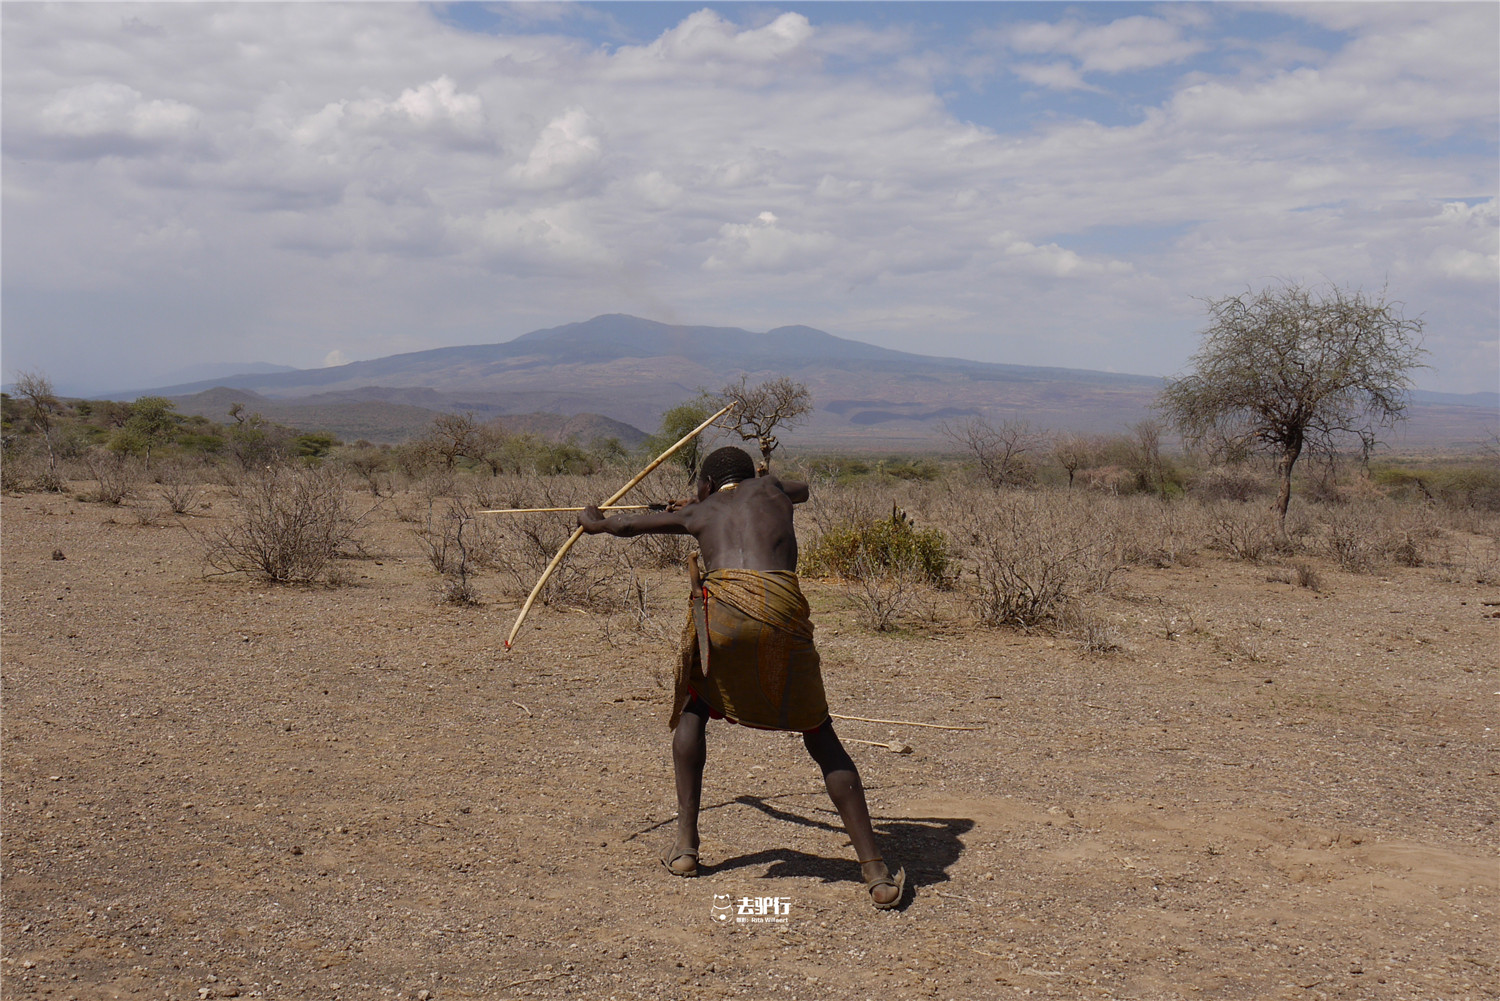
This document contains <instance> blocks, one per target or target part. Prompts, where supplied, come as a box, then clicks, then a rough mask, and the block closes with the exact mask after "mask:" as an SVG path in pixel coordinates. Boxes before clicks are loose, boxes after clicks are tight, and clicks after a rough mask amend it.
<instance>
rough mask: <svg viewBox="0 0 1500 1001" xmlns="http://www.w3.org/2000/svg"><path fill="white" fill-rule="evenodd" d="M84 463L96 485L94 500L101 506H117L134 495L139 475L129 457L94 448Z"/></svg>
mask: <svg viewBox="0 0 1500 1001" xmlns="http://www.w3.org/2000/svg"><path fill="white" fill-rule="evenodd" d="M85 461H86V462H87V463H88V467H89V472H90V474H91V475H92V476H93V478H94V480H95V481H96V483H97V484H98V486H97V487H96V488H95V490H94V500H97V501H98V502H99V503H101V504H119V503H121V502H122V501H124V500H125V498H127V497H129V496H131V495H132V494H134V493H135V489H136V483H137V481H138V480H139V479H140V473H139V471H138V470H137V469H136V466H135V463H134V462H132V461H131V459H130V457H129V456H127V455H125V454H123V453H121V452H111V451H109V450H108V449H102V448H96V449H93V450H92V451H90V452H89V453H88V455H87V456H85Z"/></svg>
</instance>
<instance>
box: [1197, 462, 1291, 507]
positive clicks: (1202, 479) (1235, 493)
mask: <svg viewBox="0 0 1500 1001" xmlns="http://www.w3.org/2000/svg"><path fill="white" fill-rule="evenodd" d="M1191 493H1192V496H1193V497H1194V498H1196V499H1198V500H1201V501H1204V502H1206V503H1212V502H1213V501H1236V502H1240V503H1243V502H1245V501H1252V500H1258V499H1259V498H1262V497H1266V496H1269V495H1270V493H1271V488H1270V486H1269V485H1268V484H1267V483H1266V481H1265V479H1264V478H1263V477H1262V476H1259V475H1257V474H1256V472H1255V470H1253V469H1251V468H1250V467H1249V466H1246V465H1243V464H1240V465H1235V466H1214V467H1213V468H1212V469H1208V470H1206V471H1204V473H1203V474H1202V475H1201V476H1199V477H1198V478H1197V479H1196V480H1195V481H1194V483H1193V487H1192V491H1191Z"/></svg>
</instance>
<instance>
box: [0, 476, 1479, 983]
mask: <svg viewBox="0 0 1500 1001" xmlns="http://www.w3.org/2000/svg"><path fill="white" fill-rule="evenodd" d="M228 512H229V505H228V502H227V501H224V500H222V499H219V500H216V501H215V502H214V505H213V508H212V510H210V511H207V512H203V513H202V514H200V515H199V517H198V518H196V519H194V520H195V522H197V523H200V524H206V523H208V522H209V521H210V519H212V518H215V517H221V516H224V515H226V514H227V513H228ZM411 529H412V526H411V525H409V524H403V523H400V522H398V521H396V520H394V519H389V520H387V521H384V522H380V523H377V524H375V525H374V526H373V527H372V529H371V530H370V531H369V532H368V533H367V536H366V537H367V540H368V548H369V551H370V553H371V554H372V557H371V558H369V559H365V560H359V561H354V562H351V563H350V564H349V565H348V569H349V572H350V574H351V577H352V581H353V583H352V586H348V587H343V588H338V589H306V588H277V587H267V586H264V585H260V584H256V583H253V582H247V581H241V580H228V579H215V580H206V579H204V578H203V576H202V569H203V568H202V564H201V547H200V546H199V545H198V544H197V543H195V541H194V540H193V538H192V537H191V536H190V535H189V534H188V533H187V532H185V531H183V529H182V528H181V527H177V526H175V525H173V524H172V523H171V522H164V523H162V524H160V525H155V526H142V525H140V524H137V523H136V522H135V520H134V519H133V518H132V517H131V516H130V514H129V513H128V512H125V511H121V510H119V509H111V508H106V507H103V506H101V505H96V504H87V503H80V502H78V501H76V500H73V499H71V498H68V497H61V496H39V495H27V496H22V497H7V498H5V500H4V508H3V533H4V534H3V546H4V548H3V557H4V563H3V570H4V580H3V584H4V596H3V598H4V608H3V613H4V614H3V651H0V652H3V657H4V678H3V681H4V691H3V696H4V704H3V728H4V732H3V738H4V747H3V782H4V803H3V834H4V839H3V864H4V872H3V876H4V881H3V887H0V894H3V955H0V987H3V993H4V996H5V997H6V998H22V997H56V998H136V997H140V998H157V999H160V998H174V999H175V998H185V999H195V998H200V997H202V998H207V997H236V996H238V997H267V998H386V997H401V998H424V997H426V998H436V999H447V998H487V999H504V998H562V997H589V998H597V999H600V1001H604V999H609V998H621V999H623V998H657V997H679V998H710V997H712V998H719V997H726V996H727V997H741V998H777V999H788V1001H790V999H845V998H849V999H854V998H858V999H864V998H940V999H956V1001H966V999H976V998H1010V997H1016V996H1021V995H1026V994H1031V995H1041V996H1054V997H1067V998H1141V999H1157V998H1226V999H1228V998H1292V999H1303V998H1306V999H1313V998H1390V999H1411V998H1432V999H1447V1001H1453V999H1467V998H1488V997H1496V996H1500V969H1497V966H1496V963H1497V951H1496V942H1497V937H1496V933H1497V927H1500V923H1497V883H1500V865H1497V861H1496V854H1495V841H1496V832H1497V827H1496V815H1497V804H1496V795H1495V790H1496V787H1497V783H1496V774H1497V764H1496V762H1497V758H1496V755H1495V751H1496V734H1495V732H1494V730H1493V729H1492V725H1493V724H1495V720H1496V714H1495V707H1496V705H1497V695H1500V692H1497V688H1500V673H1497V670H1496V663H1497V652H1500V644H1497V633H1500V619H1496V618H1494V617H1493V616H1494V615H1495V613H1496V611H1497V607H1496V606H1495V602H1496V601H1497V600H1500V592H1497V590H1496V588H1495V587H1494V586H1492V585H1491V586H1479V585H1475V584H1473V583H1472V581H1471V582H1469V583H1461V582H1454V581H1453V580H1451V579H1448V578H1449V577H1451V576H1452V575H1448V574H1445V573H1444V572H1443V571H1440V570H1434V569H1428V568H1419V569H1404V568H1403V569H1399V570H1393V571H1391V572H1388V573H1383V574H1379V575H1348V574H1342V573H1339V572H1338V571H1337V570H1335V569H1332V568H1331V567H1328V566H1320V567H1319V573H1320V574H1321V576H1322V578H1323V582H1324V588H1323V590H1322V591H1321V592H1315V591H1312V590H1309V589H1307V588H1299V587H1297V586H1295V585H1292V584H1288V583H1284V582H1280V581H1277V580H1273V579H1270V578H1273V577H1275V576H1277V574H1276V572H1275V571H1274V570H1268V568H1267V567H1264V566H1256V565H1252V564H1246V563H1235V562H1228V561H1220V560H1217V559H1214V558H1210V557H1200V558H1199V559H1198V560H1197V561H1195V563H1194V565H1190V566H1178V567H1173V568H1169V569H1134V570H1130V571H1128V572H1126V573H1124V574H1122V575H1121V577H1120V578H1119V580H1118V585H1117V587H1116V589H1115V594H1114V596H1113V597H1112V598H1111V600H1110V601H1109V602H1106V603H1103V604H1102V605H1100V606H1099V611H1100V614H1102V615H1105V616H1107V617H1108V618H1109V619H1110V620H1111V621H1112V623H1113V625H1114V628H1115V629H1116V631H1117V633H1118V634H1119V635H1120V636H1121V638H1122V639H1123V640H1124V644H1125V649H1124V650H1123V651H1122V652H1119V653H1115V654H1109V655H1088V654H1086V653H1084V652H1082V651H1081V650H1080V649H1079V647H1078V646H1077V644H1075V643H1072V642H1070V641H1067V640H1063V639H1057V638H1048V637H1045V636H1025V635H1020V634H1016V633H1012V632H1003V631H985V630H977V629H974V628H970V627H967V626H965V625H964V624H963V623H962V622H959V621H955V620H953V619H951V618H940V619H938V620H937V621H935V622H931V623H928V624H926V625H921V626H918V627H916V628H913V629H911V630H908V631H905V632H902V633H899V634H895V635H875V634H871V633H869V632H867V631H865V630H863V629H861V628H858V627H857V625H856V617H855V612H854V610H853V608H852V606H851V605H850V604H849V601H848V599H847V598H846V596H845V595H844V594H843V592H842V591H841V590H839V589H838V588H837V587H835V586H832V585H823V584H817V583H810V584H809V585H808V591H809V595H810V598H811V600H812V602H813V606H814V614H815V619H816V621H817V622H818V624H819V642H820V646H821V647H822V649H823V651H824V663H825V670H826V672H827V684H828V689H829V693H830V698H831V700H832V701H833V702H834V711H835V712H839V713H844V714H848V715H857V716H872V717H882V718H898V719H903V720H917V721H924V722H931V723H940V724H946V725H951V726H976V727H980V728H981V729H978V730H970V731H956V730H935V729H924V728H919V727H911V726H893V725H886V724H872V723H861V722H842V723H840V724H839V729H840V732H841V734H842V735H843V736H844V737H845V738H846V739H849V738H857V739H859V740H865V741H878V742H895V743H898V744H909V745H910V747H911V748H912V750H911V752H910V753H909V754H898V753H893V752H892V751H890V750H888V749H886V748H882V747H878V746H873V745H871V744H856V743H850V745H849V746H850V750H851V753H853V754H854V755H855V757H856V760H857V761H858V762H859V765H860V767H861V769H862V771H863V773H864V777H865V781H866V784H867V785H868V787H869V795H870V801H871V807H872V812H873V813H874V814H875V816H876V825H877V829H878V830H879V831H880V832H881V833H882V834H883V836H884V843H885V845H886V846H887V852H886V854H887V857H888V858H890V859H892V860H893V861H896V862H899V863H900V864H902V865H904V866H905V868H906V871H907V873H908V876H909V888H908V891H907V902H906V905H905V907H904V908H903V909H902V910H900V911H895V912H885V913H881V912H876V911H875V910H873V909H872V908H871V907H870V906H869V904H868V902H867V900H866V899H865V897H864V891H863V889H862V887H861V885H860V883H859V882H858V872H857V867H856V866H855V863H854V860H853V856H852V855H851V853H850V850H849V848H848V847H847V842H846V840H845V839H844V837H843V835H842V833H841V831H840V829H839V827H838V824H837V817H836V815H835V814H834V813H833V812H832V810H831V808H830V805H829V804H828V802H827V799H826V797H825V796H824V794H823V792H822V788H821V783H820V780H819V778H818V775H817V773H816V770H815V769H814V768H813V766H812V764H811V763H810V762H809V761H808V760H807V759H806V756H805V754H804V752H803V751H802V748H801V746H800V742H799V741H798V739H797V738H796V737H794V736H788V735H784V734H771V733H764V732H754V731H748V730H744V729H741V728H737V727H733V726H731V725H728V724H724V723H716V724H713V725H712V726H711V727H710V731H709V733H710V749H709V768H708V777H707V783H706V789H705V802H706V803H707V804H711V806H710V808H709V809H707V810H706V811H705V815H704V827H703V833H704V862H705V864H706V871H705V873H704V875H703V876H702V877H700V878H698V879H696V880H683V879H675V878H673V877H671V876H670V875H668V874H667V873H666V872H665V871H664V870H663V869H662V867H661V866H660V864H659V863H658V862H657V860H656V855H657V852H658V851H659V850H660V848H661V847H662V845H663V843H664V842H665V841H666V840H667V838H668V837H669V835H670V831H671V820H672V816H673V797H672V787H671V765H670V758H669V753H668V731H667V729H666V725H665V705H664V703H665V691H664V689H663V688H662V679H663V678H664V676H665V665H666V662H667V660H668V654H669V649H670V645H671V642H672V641H673V639H674V638H675V635H676V630H677V625H678V618H677V617H678V615H679V614H680V612H679V609H680V607H681V606H680V604H679V602H678V600H677V599H676V597H675V595H676V593H677V586H678V585H676V584H675V583H674V582H673V580H672V576H673V575H672V574H663V575H662V577H661V579H660V580H659V581H658V582H656V584H657V586H656V587H655V588H654V590H653V592H652V594H653V595H654V599H655V604H654V605H653V612H654V617H653V618H652V619H651V620H649V621H648V622H647V623H646V626H645V627H644V628H638V627H637V625H636V623H635V619H634V618H633V617H632V616H630V615H629V614H626V613H620V614H616V615H613V616H601V615H597V614H585V613H580V612H577V611H567V610H561V609H539V610H538V611H537V612H535V613H534V614H533V617H532V618H531V619H530V620H529V621H528V624H527V627H526V629H525V631H524V633H523V634H522V637H521V639H520V640H519V641H518V646H517V649H516V650H515V651H514V652H513V653H511V654H508V655H507V654H505V653H503V652H502V650H501V643H500V638H501V637H502V636H503V635H504V633H505V631H506V630H507V629H508V628H509V625H510V622H511V620H512V618H513V615H514V612H513V609H514V607H515V605H516V602H515V601H514V599H512V598H510V597H507V596H505V595H504V594H503V593H502V591H501V588H500V586H499V582H498V581H497V580H496V579H494V578H485V579H481V581H480V584H479V586H480V590H481V592H482V593H484V595H485V601H484V603H483V604H482V605H481V606H479V607H477V608H454V607H448V606H440V605H438V604H437V603H436V601H435V599H434V591H433V587H434V581H435V575H434V574H433V571H432V570H431V568H430V567H429V566H428V565H427V563H426V561H425V560H424V559H423V558H422V555H421V551H420V548H419V546H418V544H417V541H416V539H415V537H414V536H413V534H412V531H411ZM585 544H588V545H594V544H597V545H616V546H624V545H630V544H631V543H625V542H621V541H619V540H585ZM59 555H60V556H61V557H63V558H61V559H59V558H56V557H57V556H59ZM747 902H748V904H749V905H750V907H749V909H751V910H755V909H756V905H757V903H759V904H760V905H761V906H762V907H765V908H766V909H768V910H769V912H770V913H768V914H767V915H766V917H767V918H771V919H777V918H779V919H780V920H753V919H752V918H753V917H758V916H756V915H741V914H739V913H738V912H739V911H740V910H741V909H743V908H744V907H745V905H746V903H747ZM726 904H727V905H728V907H729V908H730V911H732V912H734V915H733V917H731V918H729V919H728V920H720V919H719V915H722V914H724V913H725V912H724V911H723V909H722V908H723V906H724V905H726ZM716 905H717V908H716ZM766 905H769V906H768V907H767V906H766ZM778 905H779V906H778ZM778 910H779V911H782V912H783V913H781V914H780V915H778V914H777V913H776V912H777V911H778ZM740 917H745V918H746V920H744V921H740V920H739V918H740Z"/></svg>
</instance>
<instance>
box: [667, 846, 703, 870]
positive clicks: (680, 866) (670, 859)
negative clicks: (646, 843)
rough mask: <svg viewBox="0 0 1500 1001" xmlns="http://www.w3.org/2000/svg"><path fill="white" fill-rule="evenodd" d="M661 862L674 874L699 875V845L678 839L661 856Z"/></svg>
mask: <svg viewBox="0 0 1500 1001" xmlns="http://www.w3.org/2000/svg"><path fill="white" fill-rule="evenodd" d="M661 864H662V865H664V866H666V867H667V872H670V873H671V874H672V875H674V876H696V875H698V846H697V845H688V844H684V843H683V842H681V841H678V842H677V843H676V844H674V845H673V846H672V847H671V848H668V849H667V851H666V853H665V854H663V855H662V856H661Z"/></svg>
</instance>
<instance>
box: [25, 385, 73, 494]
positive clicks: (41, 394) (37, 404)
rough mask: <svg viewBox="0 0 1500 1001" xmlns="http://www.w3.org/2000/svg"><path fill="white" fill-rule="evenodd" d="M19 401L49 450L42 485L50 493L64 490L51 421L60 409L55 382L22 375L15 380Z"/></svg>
mask: <svg viewBox="0 0 1500 1001" xmlns="http://www.w3.org/2000/svg"><path fill="white" fill-rule="evenodd" d="M15 390H16V397H17V398H18V399H20V400H21V401H22V404H23V405H24V407H25V413H26V418H27V419H28V420H29V421H31V426H32V427H34V428H36V431H37V434H39V435H41V438H42V445H43V446H44V447H45V448H46V450H47V475H46V479H45V482H44V484H43V486H44V488H45V489H47V490H61V489H62V480H61V478H60V477H59V476H58V475H57V450H56V449H55V448H54V447H53V443H52V436H53V422H52V417H53V415H54V414H56V413H57V412H58V411H59V410H60V409H61V408H62V404H61V403H60V402H59V401H58V399H57V394H56V393H54V392H53V391H52V380H51V379H48V378H47V377H46V376H45V375H42V374H41V373H40V372H22V373H20V374H19V375H17V376H16V385H15Z"/></svg>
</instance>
